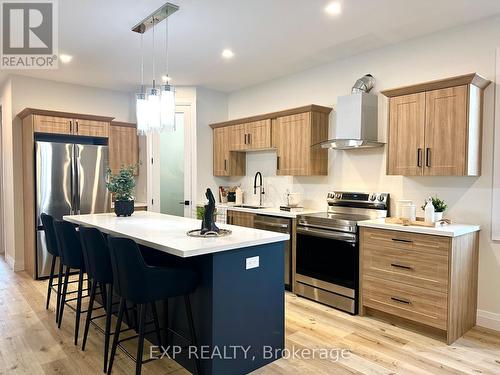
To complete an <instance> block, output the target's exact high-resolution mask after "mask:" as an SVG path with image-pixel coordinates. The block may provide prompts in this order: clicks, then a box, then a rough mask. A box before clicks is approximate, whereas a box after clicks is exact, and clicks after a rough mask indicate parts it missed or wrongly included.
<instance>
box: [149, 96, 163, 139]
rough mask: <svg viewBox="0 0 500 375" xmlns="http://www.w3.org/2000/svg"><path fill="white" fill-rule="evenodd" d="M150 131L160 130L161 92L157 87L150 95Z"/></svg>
mask: <svg viewBox="0 0 500 375" xmlns="http://www.w3.org/2000/svg"><path fill="white" fill-rule="evenodd" d="M148 127H149V129H148V131H149V132H159V131H160V130H161V123H160V92H159V91H158V90H157V89H151V93H150V94H149V96H148Z"/></svg>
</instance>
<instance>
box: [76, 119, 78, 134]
mask: <svg viewBox="0 0 500 375" xmlns="http://www.w3.org/2000/svg"><path fill="white" fill-rule="evenodd" d="M75 124H76V132H77V133H78V121H75Z"/></svg>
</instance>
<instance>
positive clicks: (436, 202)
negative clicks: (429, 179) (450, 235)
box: [422, 196, 448, 221]
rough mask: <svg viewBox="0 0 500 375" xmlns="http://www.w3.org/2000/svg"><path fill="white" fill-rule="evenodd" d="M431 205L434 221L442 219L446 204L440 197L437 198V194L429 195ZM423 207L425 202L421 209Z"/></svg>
mask: <svg viewBox="0 0 500 375" xmlns="http://www.w3.org/2000/svg"><path fill="white" fill-rule="evenodd" d="M431 199H432V205H433V206H434V221H439V220H442V219H443V212H444V211H446V209H447V208H448V205H447V204H446V202H445V201H444V200H442V199H439V198H438V197H437V196H435V197H431ZM424 209H425V203H424V205H423V206H422V210H424Z"/></svg>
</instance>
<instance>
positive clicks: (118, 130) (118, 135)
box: [108, 122, 139, 174]
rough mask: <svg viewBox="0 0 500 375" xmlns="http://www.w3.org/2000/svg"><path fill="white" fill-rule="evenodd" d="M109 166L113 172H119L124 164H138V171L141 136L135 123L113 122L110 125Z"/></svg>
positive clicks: (136, 170)
mask: <svg viewBox="0 0 500 375" xmlns="http://www.w3.org/2000/svg"><path fill="white" fill-rule="evenodd" d="M108 149H109V168H110V169H111V171H112V172H113V174H116V173H118V171H119V170H120V168H121V167H122V166H129V165H134V166H136V169H135V174H137V173H138V167H137V166H138V163H139V137H138V135H137V127H136V125H135V124H129V123H124V122H112V123H111V125H110V126H109V138H108Z"/></svg>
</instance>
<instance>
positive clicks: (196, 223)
mask: <svg viewBox="0 0 500 375" xmlns="http://www.w3.org/2000/svg"><path fill="white" fill-rule="evenodd" d="M64 220H66V221H69V222H72V223H74V224H79V225H86V226H90V227H94V228H98V229H100V230H101V231H102V232H104V233H107V234H111V235H115V236H121V237H128V238H131V239H133V240H134V241H136V242H137V243H139V244H141V245H144V246H148V247H151V248H153V249H157V250H160V251H164V252H166V253H169V254H172V255H176V256H180V257H183V258H185V257H192V256H197V255H204V254H212V253H217V252H221V251H227V250H234V249H239V248H243V247H250V246H257V245H264V244H269V243H273V242H281V241H287V240H289V239H290V236H289V235H288V234H283V233H276V232H269V231H264V230H259V229H252V228H245V227H239V226H235V225H227V224H219V223H217V226H218V227H219V228H224V229H230V230H231V231H232V234H231V235H229V236H225V237H218V238H213V237H212V238H196V237H189V236H188V235H187V234H186V233H187V232H188V231H189V230H192V229H200V227H201V220H195V219H189V218H184V217H178V216H171V215H163V214H159V213H156V212H148V211H140V212H135V213H134V214H133V215H132V216H129V217H117V216H116V215H115V214H114V213H106V214H91V215H68V216H64Z"/></svg>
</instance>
